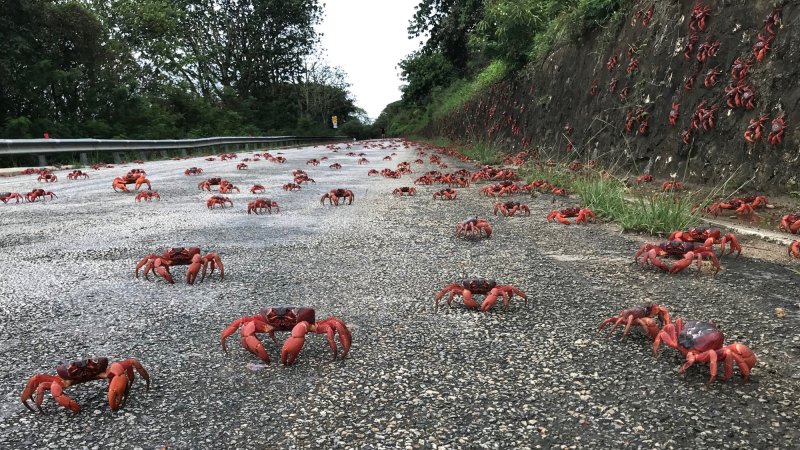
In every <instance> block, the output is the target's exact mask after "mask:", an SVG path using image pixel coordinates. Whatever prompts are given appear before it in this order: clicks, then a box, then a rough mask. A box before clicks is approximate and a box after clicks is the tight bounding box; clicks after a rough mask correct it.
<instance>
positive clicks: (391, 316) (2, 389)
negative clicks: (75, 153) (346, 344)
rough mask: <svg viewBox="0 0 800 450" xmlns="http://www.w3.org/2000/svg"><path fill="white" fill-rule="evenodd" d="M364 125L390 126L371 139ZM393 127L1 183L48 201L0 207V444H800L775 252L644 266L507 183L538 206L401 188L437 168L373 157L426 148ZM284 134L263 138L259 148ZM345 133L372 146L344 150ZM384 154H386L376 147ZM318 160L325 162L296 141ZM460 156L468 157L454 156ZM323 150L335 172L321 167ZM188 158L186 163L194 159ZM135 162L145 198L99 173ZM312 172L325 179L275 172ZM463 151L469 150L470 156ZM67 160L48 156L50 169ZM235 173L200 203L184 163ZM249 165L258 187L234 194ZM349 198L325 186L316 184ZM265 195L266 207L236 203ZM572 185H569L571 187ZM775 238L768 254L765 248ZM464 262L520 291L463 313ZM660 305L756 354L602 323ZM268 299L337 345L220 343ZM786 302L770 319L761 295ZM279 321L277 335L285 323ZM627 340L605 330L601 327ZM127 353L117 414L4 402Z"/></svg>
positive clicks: (798, 338)
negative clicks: (161, 257)
mask: <svg viewBox="0 0 800 450" xmlns="http://www.w3.org/2000/svg"><path fill="white" fill-rule="evenodd" d="M379 145H381V146H383V148H380V147H379ZM415 150H416V149H415V148H414V147H413V146H412V147H409V148H406V147H404V146H403V145H402V144H401V143H400V142H399V141H382V142H377V143H376V142H372V143H368V144H364V143H358V144H354V145H353V146H352V149H350V150H348V149H345V148H344V145H340V150H339V151H338V152H333V151H331V150H330V149H327V148H325V147H321V146H320V147H304V148H297V149H286V150H282V152H283V153H284V155H283V156H285V157H286V158H287V159H288V162H287V163H286V164H276V163H272V162H267V161H265V160H263V159H262V160H261V161H259V162H253V161H251V162H248V165H249V169H248V170H244V171H239V170H236V168H235V166H236V164H237V163H238V162H240V161H241V159H242V158H245V157H251V158H252V154H250V153H239V160H238V161H237V160H233V161H225V162H222V161H219V160H217V161H213V162H208V161H204V160H203V159H202V158H195V159H192V160H182V161H158V162H147V163H145V164H142V165H127V166H117V167H115V168H113V169H103V170H99V171H90V176H91V178H90V179H89V180H79V181H68V180H66V178H65V177H62V176H61V175H62V172H58V175H59V181H58V182H56V183H53V184H47V185H46V186H45V185H44V183H37V182H36V176H20V177H13V178H8V179H0V192H5V191H15V192H20V193H24V192H27V191H29V190H31V189H33V188H35V187H43V188H47V189H48V190H52V191H54V192H55V193H56V194H57V195H58V199H55V200H53V201H47V202H43V203H40V202H37V203H33V204H28V203H25V204H18V205H17V204H9V205H0V225H1V226H0V266H2V267H3V268H4V270H3V271H2V276H0V367H2V368H3V370H2V371H0V448H144V449H152V448H163V447H167V448H192V449H197V448H516V449H523V448H537V447H562V446H564V447H573V446H575V447H586V448H797V447H798V446H800V431H798V428H797V424H798V423H800V417H798V416H800V365H798V363H797V361H798V356H800V333H799V332H798V330H800V327H798V325H799V324H800V323H799V322H800V319H799V317H800V297H798V294H797V293H798V292H800V277H798V275H797V273H795V272H794V271H792V270H791V265H790V262H789V260H788V257H787V258H786V259H785V260H781V259H777V260H775V261H768V260H763V259H755V258H752V257H749V256H748V251H747V250H748V247H751V246H759V247H763V246H764V244H763V243H761V242H760V241H753V240H748V239H744V242H743V246H744V251H743V254H742V256H741V257H739V258H731V257H724V258H723V259H722V260H721V263H722V265H723V268H724V270H723V271H722V272H721V273H720V274H719V275H718V276H716V277H713V276H712V275H711V274H710V273H709V272H702V273H700V274H697V275H696V274H695V272H696V269H695V268H694V267H692V268H690V269H687V270H686V271H685V272H684V273H681V274H678V275H668V274H665V273H662V272H660V271H657V270H654V269H648V268H642V267H640V266H638V265H636V264H634V263H633V254H634V253H635V251H636V250H637V249H638V248H639V247H640V246H641V244H642V242H644V241H645V240H646V238H644V237H640V236H636V235H624V234H621V233H618V232H616V230H615V228H614V227H613V225H589V226H574V225H573V226H563V225H560V224H553V223H547V222H546V221H545V216H546V214H547V213H548V212H549V211H550V210H552V209H555V208H560V207H564V206H570V205H571V203H570V202H571V201H570V200H562V199H560V198H554V197H552V196H549V195H540V196H537V197H536V198H531V197H529V196H517V197H516V198H515V199H517V200H520V201H525V202H527V203H528V205H529V206H530V208H531V212H532V214H531V216H530V217H521V216H514V217H501V216H492V215H491V207H492V204H493V203H494V200H492V199H488V198H486V197H484V196H482V195H480V194H479V192H478V188H477V187H475V186H473V187H469V188H465V189H459V195H458V199H457V200H455V201H434V200H433V199H432V198H431V194H432V193H433V192H434V191H437V190H439V189H441V187H439V186H417V189H418V193H417V195H416V196H411V197H396V196H393V195H391V193H392V190H393V189H395V188H396V187H399V186H410V185H412V182H413V179H414V178H416V177H417V176H419V175H420V174H421V173H423V172H425V171H427V170H431V169H434V168H435V166H434V165H431V164H429V163H427V157H426V158H425V160H426V163H425V164H412V166H413V167H412V168H413V170H414V174H412V175H410V176H409V175H406V176H404V177H403V178H401V179H385V178H383V177H375V176H373V177H368V176H367V171H368V170H369V169H372V168H376V169H382V168H384V167H389V168H395V167H396V165H397V163H399V162H401V161H413V160H415V159H416V158H417V156H416V151H415ZM277 151H278V150H271V152H272V153H273V154H276V153H277ZM348 151H354V152H357V153H358V152H362V151H363V152H364V153H366V154H367V156H366V157H367V158H368V159H369V160H370V164H367V165H357V164H356V160H357V159H358V158H357V157H351V156H346V153H347V152H348ZM392 152H396V153H397V156H395V157H393V160H392V161H383V160H382V159H383V157H384V156H386V155H388V154H390V153H392ZM322 156H328V157H329V159H328V160H327V161H323V162H322V164H321V165H320V166H316V167H312V166H306V164H305V161H306V160H308V159H310V158H318V159H319V158H320V157H322ZM445 159H446V161H447V163H448V164H449V165H450V169H448V170H454V169H457V168H461V167H466V168H473V167H471V166H469V165H467V164H464V163H460V162H458V161H456V160H452V159H451V158H445ZM334 162H338V163H340V164H341V165H342V166H343V168H342V169H341V170H333V169H330V168H329V167H328V165H330V164H332V163H334ZM191 166H199V167H202V168H203V169H204V173H203V175H201V176H185V175H184V174H183V171H184V169H186V168H188V167H191ZM132 167H142V168H144V169H145V170H146V171H147V177H148V178H149V179H150V180H151V182H152V184H153V189H154V190H157V191H158V192H159V193H160V195H161V197H162V200H161V201H158V200H154V201H151V202H142V203H135V202H134V200H133V196H134V194H121V193H114V191H113V190H112V189H111V180H112V179H113V178H114V177H115V176H121V175H123V174H124V173H125V172H127V170H128V169H130V168H132ZM292 169H304V170H306V171H307V172H308V173H309V176H311V177H312V178H314V179H315V180H316V183H315V184H304V185H303V188H302V190H300V191H296V192H286V191H283V190H282V189H281V188H280V187H281V186H282V185H283V184H284V183H287V182H289V181H291V180H292V177H291V175H290V173H289V172H290V171H291V170H292ZM473 169H474V168H473ZM64 173H65V172H64ZM211 176H221V177H224V178H227V179H229V180H230V181H232V182H233V183H234V184H235V185H237V186H238V187H239V188H240V189H241V192H242V193H240V194H232V195H230V197H231V198H232V199H233V203H234V207H233V208H225V209H215V210H213V211H209V210H208V209H207V208H206V205H205V201H206V199H207V198H208V197H209V194H208V193H203V192H201V191H199V190H198V188H197V183H198V182H200V181H202V180H204V179H205V178H208V177H211ZM253 184H261V185H264V186H265V187H266V188H267V193H266V194H259V195H251V194H250V193H249V187H250V186H251V185H253ZM339 187H342V188H348V189H351V190H353V192H354V193H355V202H354V203H353V205H350V206H339V207H334V206H330V205H325V206H322V205H320V203H319V198H320V196H321V195H322V194H323V193H325V192H326V191H328V190H329V189H333V188H339ZM255 197H270V198H272V199H274V200H276V201H277V202H278V203H279V204H280V213H278V214H271V215H269V214H266V215H261V216H256V215H248V214H246V203H247V201H248V200H252V199H254V198H255ZM572 201H574V200H572ZM474 215H479V216H481V217H488V219H489V221H490V222H491V223H492V226H493V228H494V232H493V234H492V237H491V239H484V240H478V241H476V240H464V239H459V238H457V237H455V235H454V232H453V231H454V228H455V225H456V223H457V222H459V221H461V220H463V219H465V218H466V217H468V216H474ZM182 246H200V247H201V248H202V249H203V251H204V252H206V251H215V252H217V253H218V254H219V255H220V256H221V257H222V260H223V262H224V263H225V269H226V274H225V280H224V281H219V278H218V275H217V274H214V275H213V276H211V277H210V279H208V278H207V279H206V281H204V282H203V283H199V284H195V285H193V286H191V285H186V284H185V283H184V282H183V280H182V278H183V277H182V276H183V274H184V273H185V272H184V271H185V269H184V268H181V267H177V268H175V269H173V271H172V272H173V275H176V276H175V278H176V280H179V281H178V282H177V283H176V284H175V285H169V284H167V283H166V282H164V281H163V280H162V279H158V280H155V281H154V280H153V279H152V278H151V280H150V281H145V280H143V279H136V278H134V273H133V269H134V267H135V265H136V262H137V261H138V260H139V259H141V258H142V257H143V256H144V255H146V254H148V253H154V252H160V251H162V250H163V249H165V248H169V247H182ZM775 249H776V251H783V252H785V250H781V247H778V246H776V247H775ZM464 277H486V278H495V279H497V281H498V282H500V283H503V284H512V285H514V286H516V287H518V288H520V289H521V290H523V291H525V292H526V293H527V294H528V297H529V299H530V302H529V305H528V306H527V307H526V306H525V304H524V302H522V301H520V300H518V299H515V300H514V301H512V303H511V305H510V307H509V308H508V310H506V311H504V310H503V309H502V308H501V307H499V306H500V305H499V304H498V306H496V307H495V308H494V309H493V310H492V311H490V312H488V313H479V312H474V311H469V310H467V309H465V308H464V307H463V304H462V303H461V302H460V300H456V301H455V302H454V305H453V306H452V307H447V306H446V305H445V306H444V307H442V308H440V310H439V311H434V307H433V305H434V301H433V296H434V294H435V293H436V292H437V291H439V290H440V289H442V288H443V287H444V286H445V285H447V284H449V283H451V282H454V281H459V280H461V279H462V278H464ZM650 301H652V302H656V303H658V304H660V305H663V306H666V307H667V308H669V309H670V312H671V313H672V315H673V316H674V317H685V318H688V319H701V320H713V321H715V322H716V323H717V324H718V325H719V326H720V327H721V329H722V330H724V332H725V335H726V343H731V342H734V341H739V342H742V343H744V344H746V345H748V346H749V347H750V348H751V349H753V351H754V352H755V353H756V354H757V355H758V358H759V362H758V364H757V366H756V367H755V369H754V370H753V372H752V374H751V379H750V382H749V383H743V382H742V379H741V377H740V376H739V375H738V370H737V373H736V376H735V377H734V378H733V379H732V380H730V381H727V382H715V383H714V384H711V385H708V384H707V381H708V376H709V373H708V367H707V366H704V365H701V366H699V367H693V368H691V369H690V370H689V372H688V373H687V374H686V375H685V376H676V375H675V372H676V370H677V368H678V367H679V365H680V364H681V363H682V358H681V357H680V355H679V354H678V353H677V352H676V351H674V350H672V349H664V350H662V352H661V356H660V358H658V359H657V358H655V357H654V355H653V352H652V344H651V342H650V341H649V340H648V339H647V338H646V337H645V336H643V335H642V334H641V333H640V332H639V331H638V330H634V331H633V332H632V333H631V335H630V336H629V337H628V338H627V339H626V340H625V341H622V342H620V341H619V340H618V339H609V338H606V337H605V334H598V333H596V332H595V329H596V327H597V325H598V324H599V323H600V322H601V321H602V320H604V319H606V318H607V317H611V316H614V315H616V314H618V313H619V311H620V310H622V309H625V308H628V307H630V306H633V305H635V304H639V303H643V302H650ZM270 305H297V306H313V307H315V308H316V309H317V317H318V318H322V317H328V316H331V315H333V316H336V317H339V318H341V319H342V320H344V321H345V322H346V323H347V324H348V326H349V327H350V328H351V330H352V335H353V347H352V349H351V351H350V355H349V357H348V358H347V359H346V360H344V361H342V360H337V361H331V352H330V349H329V348H328V346H327V343H326V341H325V338H324V337H323V336H317V335H311V336H309V337H308V338H307V339H306V346H305V348H304V349H303V351H302V352H301V353H300V355H299V357H298V358H297V361H296V363H295V365H294V366H293V367H289V368H287V367H283V366H281V365H280V364H276V363H275V361H277V360H278V357H279V352H280V346H276V345H275V344H273V343H271V341H270V340H269V338H268V337H265V338H264V339H263V341H264V343H265V345H266V348H267V351H268V352H269V353H270V356H271V357H272V359H273V364H271V365H269V366H266V367H263V366H262V365H261V364H259V363H260V361H259V360H258V359H257V358H255V357H254V356H253V355H251V354H249V353H248V352H247V351H246V350H244V349H243V348H241V346H240V345H239V342H238V334H237V335H234V336H233V337H232V338H231V339H230V340H229V343H228V344H229V352H228V354H224V353H223V352H222V351H221V348H220V343H219V338H220V332H221V331H222V329H223V328H224V327H225V326H226V325H228V324H229V323H230V322H232V321H233V320H235V319H237V318H239V317H242V316H245V315H252V314H255V313H257V312H258V311H259V310H260V308H262V307H265V306H270ZM778 307H780V308H784V309H785V311H786V315H785V317H783V318H779V317H776V315H775V312H774V311H775V308H778ZM287 336H288V335H287V334H286V333H279V334H278V335H277V337H278V341H279V343H282V342H283V341H284V340H285V338H286V337H287ZM617 336H619V335H617ZM95 356H108V357H110V358H111V359H113V360H118V359H123V358H129V357H134V358H138V359H139V360H140V361H141V362H142V364H143V365H144V366H145V367H146V368H147V370H148V371H149V372H150V375H151V377H152V384H151V388H150V390H149V392H147V391H145V390H144V383H142V382H141V380H137V382H136V383H135V384H134V385H133V387H132V391H131V394H130V396H129V398H128V400H127V403H126V404H125V405H124V407H123V408H121V409H120V410H118V411H116V412H112V411H110V409H109V407H108V403H107V400H106V390H107V386H106V383H105V382H103V381H95V382H91V383H86V384H82V385H79V386H75V387H72V388H70V389H69V390H68V394H69V395H71V396H72V397H73V398H75V400H76V401H77V402H78V403H79V404H80V405H81V406H82V408H83V410H82V411H81V412H80V413H79V414H73V413H71V412H69V411H68V410H66V409H64V408H61V407H57V405H56V404H55V402H54V401H53V400H52V399H51V398H50V396H49V394H48V395H46V396H45V403H44V406H45V410H46V411H47V412H48V414H46V415H39V414H34V413H31V412H30V411H28V410H27V409H25V408H24V407H23V405H22V404H20V400H19V395H20V392H21V391H22V389H23V387H24V385H25V382H26V380H27V379H28V377H30V376H31V375H33V374H36V373H54V370H55V366H56V364H57V363H58V362H60V361H72V360H76V359H82V358H86V357H95Z"/></svg>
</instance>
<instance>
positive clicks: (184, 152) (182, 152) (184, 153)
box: [181, 148, 186, 158]
mask: <svg viewBox="0 0 800 450" xmlns="http://www.w3.org/2000/svg"><path fill="white" fill-rule="evenodd" d="M181 156H182V157H184V158H185V157H186V149H185V148H182V149H181Z"/></svg>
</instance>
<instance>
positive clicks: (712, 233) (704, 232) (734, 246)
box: [667, 227, 742, 256]
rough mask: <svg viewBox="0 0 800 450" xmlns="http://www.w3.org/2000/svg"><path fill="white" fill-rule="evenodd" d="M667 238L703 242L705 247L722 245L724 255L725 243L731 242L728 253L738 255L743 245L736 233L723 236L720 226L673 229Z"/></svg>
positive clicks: (721, 252)
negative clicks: (740, 243)
mask: <svg viewBox="0 0 800 450" xmlns="http://www.w3.org/2000/svg"><path fill="white" fill-rule="evenodd" d="M667 240H670V241H683V242H703V243H704V244H703V245H704V246H705V247H711V246H712V245H719V246H720V253H719V255H720V256H722V255H724V254H725V245H726V244H727V243H728V242H730V244H731V245H730V248H729V250H728V254H729V255H730V254H733V252H736V256H739V255H740V254H741V253H742V246H741V245H739V240H738V239H736V235H735V234H733V233H728V234H726V235H725V236H722V231H720V230H719V229H718V228H699V227H694V228H689V229H688V230H686V231H673V232H672V233H670V235H669V237H668V238H667Z"/></svg>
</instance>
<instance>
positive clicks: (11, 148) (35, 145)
mask: <svg viewBox="0 0 800 450" xmlns="http://www.w3.org/2000/svg"><path fill="white" fill-rule="evenodd" d="M342 139H344V138H342V137H334V136H325V137H305V136H303V137H299V136H261V137H212V138H203V139H169V140H117V139H0V156H3V155H24V154H34V155H37V154H38V155H41V154H45V153H70V152H73V153H85V152H129V151H154V150H162V151H166V150H181V149H186V150H191V149H196V148H204V147H215V146H220V147H222V146H228V145H245V146H246V145H248V144H269V143H272V144H280V143H286V144H290V145H291V144H299V143H301V142H314V141H326V140H342Z"/></svg>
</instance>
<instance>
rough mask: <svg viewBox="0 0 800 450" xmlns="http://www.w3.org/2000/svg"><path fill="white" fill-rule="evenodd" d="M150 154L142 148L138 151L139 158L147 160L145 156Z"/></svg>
mask: <svg viewBox="0 0 800 450" xmlns="http://www.w3.org/2000/svg"><path fill="white" fill-rule="evenodd" d="M148 156H150V152H146V151H144V150H142V151H140V152H139V159H142V160H144V161H147V157H148Z"/></svg>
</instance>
